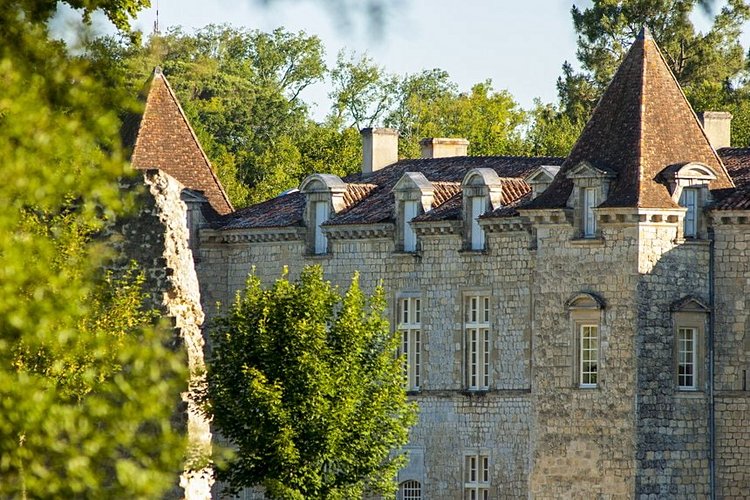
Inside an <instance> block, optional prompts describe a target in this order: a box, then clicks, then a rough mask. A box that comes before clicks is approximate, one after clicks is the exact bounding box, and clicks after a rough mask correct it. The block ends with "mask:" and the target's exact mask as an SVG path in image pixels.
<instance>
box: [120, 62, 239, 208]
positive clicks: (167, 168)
mask: <svg viewBox="0 0 750 500" xmlns="http://www.w3.org/2000/svg"><path fill="white" fill-rule="evenodd" d="M124 129H125V131H124V133H123V135H124V141H125V142H126V145H127V142H128V141H129V140H132V141H133V154H132V156H131V162H132V164H133V167H135V168H137V169H144V170H145V169H152V168H156V169H159V170H162V171H164V172H166V173H168V174H169V175H171V176H172V177H174V178H175V179H177V180H178V181H179V182H181V183H182V184H183V185H184V186H185V187H186V188H189V189H193V190H195V191H201V192H202V193H203V195H204V196H205V197H206V199H207V200H208V202H209V204H210V205H211V207H212V208H213V209H214V210H215V211H216V213H218V214H220V215H225V214H228V213H230V212H231V211H232V210H233V208H232V204H231V203H230V201H229V198H228V197H227V195H226V193H225V192H224V188H223V187H222V186H221V183H220V182H219V179H218V178H217V177H216V174H215V173H214V171H213V169H212V168H211V163H210V162H209V160H208V158H207V157H206V154H205V153H204V152H203V149H202V148H201V145H200V143H199V142H198V138H197V137H196V136H195V132H194V131H193V129H192V127H191V126H190V124H189V123H188V120H187V117H186V116H185V113H184V112H183V110H182V108H181V107H180V104H179V103H178V102H177V98H176V97H175V95H174V92H173V91H172V88H171V87H170V86H169V83H168V82H167V79H166V78H165V77H164V75H163V74H162V73H161V71H160V70H159V69H158V68H157V70H156V71H154V75H153V78H152V80H151V85H150V88H149V90H148V95H147V97H146V106H145V109H144V110H143V114H142V115H140V116H136V117H130V118H128V119H127V120H126V121H125V127H124Z"/></svg>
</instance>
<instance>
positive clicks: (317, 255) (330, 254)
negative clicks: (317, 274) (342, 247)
mask: <svg viewBox="0 0 750 500" xmlns="http://www.w3.org/2000/svg"><path fill="white" fill-rule="evenodd" d="M303 256H304V258H306V259H312V260H328V259H330V258H332V257H333V252H326V253H310V252H305V253H304V254H303Z"/></svg>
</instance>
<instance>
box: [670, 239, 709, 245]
mask: <svg viewBox="0 0 750 500" xmlns="http://www.w3.org/2000/svg"><path fill="white" fill-rule="evenodd" d="M675 244H677V245H688V246H708V245H710V244H711V241H710V240H706V239H703V238H681V239H678V240H675Z"/></svg>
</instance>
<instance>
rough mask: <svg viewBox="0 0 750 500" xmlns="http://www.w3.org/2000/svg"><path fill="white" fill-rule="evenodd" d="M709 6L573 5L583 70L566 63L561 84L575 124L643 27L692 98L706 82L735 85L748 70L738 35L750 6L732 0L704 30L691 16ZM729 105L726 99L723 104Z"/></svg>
mask: <svg viewBox="0 0 750 500" xmlns="http://www.w3.org/2000/svg"><path fill="white" fill-rule="evenodd" d="M706 4H707V2H699V1H697V0H594V1H593V3H592V5H591V6H590V7H588V8H585V9H583V10H581V9H579V8H578V7H575V6H574V7H573V8H572V10H571V12H572V16H573V25H574V27H575V30H576V32H577V33H578V53H577V55H578V59H579V61H580V62H581V65H582V67H583V72H582V73H575V72H574V71H573V70H572V68H571V66H570V65H569V64H568V63H566V65H565V66H564V67H563V76H562V78H561V79H560V80H559V82H558V91H559V94H560V101H561V104H562V106H563V109H564V111H565V112H566V113H567V114H568V116H569V118H570V119H571V120H572V121H573V122H577V121H585V120H586V119H587V118H588V116H589V115H590V113H591V111H592V109H593V106H594V105H595V104H596V101H597V100H598V98H599V96H600V95H601V93H602V92H603V90H604V88H605V87H606V85H607V84H608V83H609V81H610V80H611V78H612V76H613V74H614V71H615V70H616V69H617V67H618V65H619V63H620V62H621V60H622V58H623V57H624V55H625V53H626V51H627V50H628V48H629V47H630V45H631V43H632V41H633V40H634V39H635V37H636V35H637V34H638V32H639V31H640V30H641V28H642V27H643V26H648V27H649V29H650V30H651V33H652V35H653V37H654V39H655V40H656V42H657V43H658V44H659V46H660V48H661V50H662V53H663V55H664V58H665V59H666V61H667V63H668V64H669V66H670V68H671V69H672V72H673V73H674V74H675V76H676V77H677V80H678V81H679V82H680V84H681V85H682V87H683V88H684V89H685V91H686V94H688V96H690V95H692V94H693V93H694V92H695V93H700V92H701V90H700V89H701V88H705V86H706V85H708V86H716V85H719V86H722V85H730V86H731V85H732V84H733V83H736V79H737V77H738V76H741V74H742V72H743V71H744V69H745V59H744V51H743V48H742V46H741V45H740V44H739V42H738V39H739V35H740V33H741V28H742V25H743V24H744V23H745V22H746V21H747V20H748V19H750V6H749V5H748V4H747V3H746V2H745V1H744V0H729V1H728V2H727V3H726V5H725V6H723V7H722V8H721V10H720V12H719V13H718V14H717V15H716V16H715V17H714V19H713V24H712V26H711V28H710V29H709V30H708V31H707V32H706V33H701V32H699V31H697V30H696V29H695V26H694V25H693V23H692V21H691V18H690V16H691V15H692V14H693V13H694V12H695V11H696V8H697V7H698V6H699V5H700V6H705V5H706ZM693 104H694V105H695V104H697V102H693ZM725 105H727V102H726V101H725V102H723V103H721V104H720V105H718V107H721V108H723V107H725ZM696 108H699V106H696ZM715 109H716V108H715ZM698 111H701V109H698Z"/></svg>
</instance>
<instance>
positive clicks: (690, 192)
mask: <svg viewBox="0 0 750 500" xmlns="http://www.w3.org/2000/svg"><path fill="white" fill-rule="evenodd" d="M699 197H700V188H699V187H684V188H682V193H681V194H680V201H679V204H680V206H681V207H685V208H687V212H685V221H684V228H683V232H684V235H685V237H686V238H695V237H697V236H698V199H699Z"/></svg>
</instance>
